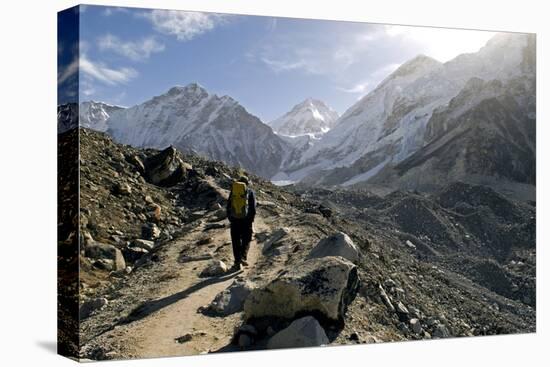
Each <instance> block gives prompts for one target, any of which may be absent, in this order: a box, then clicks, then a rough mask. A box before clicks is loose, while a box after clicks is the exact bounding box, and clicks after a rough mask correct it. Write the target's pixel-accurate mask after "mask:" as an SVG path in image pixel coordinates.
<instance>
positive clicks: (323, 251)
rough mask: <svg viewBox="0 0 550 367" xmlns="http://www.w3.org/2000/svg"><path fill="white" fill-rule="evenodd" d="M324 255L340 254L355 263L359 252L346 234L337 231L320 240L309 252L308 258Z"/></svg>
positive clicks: (359, 255)
mask: <svg viewBox="0 0 550 367" xmlns="http://www.w3.org/2000/svg"><path fill="white" fill-rule="evenodd" d="M325 256H342V257H343V258H344V259H348V260H349V261H351V262H353V263H357V262H358V261H359V259H360V258H361V252H360V250H359V248H358V247H357V246H356V245H355V243H353V241H352V240H351V238H349V236H348V235H347V234H345V233H343V232H337V233H334V234H333V235H331V236H329V237H326V238H323V239H322V240H320V241H319V242H318V243H317V245H315V247H314V248H313V249H312V250H311V252H310V253H309V255H308V259H313V258H317V257H325Z"/></svg>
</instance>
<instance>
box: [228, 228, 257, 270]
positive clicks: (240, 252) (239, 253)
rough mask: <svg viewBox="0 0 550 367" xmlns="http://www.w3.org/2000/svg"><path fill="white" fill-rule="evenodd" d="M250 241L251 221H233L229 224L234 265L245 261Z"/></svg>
mask: <svg viewBox="0 0 550 367" xmlns="http://www.w3.org/2000/svg"><path fill="white" fill-rule="evenodd" d="M251 240H252V221H250V220H243V219H240V220H239V219H234V220H233V221H232V222H231V243H232V245H233V256H234V258H235V264H240V263H241V261H242V260H245V261H246V255H247V254H248V248H249V247H250V241H251Z"/></svg>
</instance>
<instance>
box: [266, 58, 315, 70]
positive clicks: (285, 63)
mask: <svg viewBox="0 0 550 367" xmlns="http://www.w3.org/2000/svg"><path fill="white" fill-rule="evenodd" d="M261 61H262V62H263V63H264V64H266V65H267V66H269V68H270V69H271V70H273V71H274V72H276V73H278V72H281V71H289V70H296V69H302V68H305V67H306V66H307V65H306V63H305V61H303V60H296V61H290V60H272V59H269V58H268V57H262V58H261Z"/></svg>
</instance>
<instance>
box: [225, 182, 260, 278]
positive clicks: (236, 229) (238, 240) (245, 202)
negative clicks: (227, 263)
mask: <svg viewBox="0 0 550 367" xmlns="http://www.w3.org/2000/svg"><path fill="white" fill-rule="evenodd" d="M249 186H250V181H249V180H248V177H246V176H241V177H240V178H239V180H238V181H235V182H233V184H232V185H231V193H230V194H229V199H228V200H227V218H228V219H229V222H230V223H231V242H232V244H233V257H234V258H235V264H234V265H233V269H235V270H240V269H241V266H247V265H248V263H247V262H246V255H247V253H248V248H249V246H250V241H251V240H252V223H253V222H254V217H255V216H256V194H255V193H254V191H253V190H252V189H250V187H249Z"/></svg>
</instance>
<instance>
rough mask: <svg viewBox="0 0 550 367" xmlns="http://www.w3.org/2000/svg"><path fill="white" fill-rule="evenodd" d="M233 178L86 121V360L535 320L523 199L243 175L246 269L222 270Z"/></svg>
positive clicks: (482, 191)
mask: <svg viewBox="0 0 550 367" xmlns="http://www.w3.org/2000/svg"><path fill="white" fill-rule="evenodd" d="M61 139H63V136H61ZM240 174H241V172H239V171H238V170H237V169H234V168H230V167H228V166H226V165H224V164H222V163H219V162H215V161H209V160H205V159H203V158H200V157H198V156H196V155H189V154H182V153H180V152H178V151H176V150H173V149H166V150H164V151H162V152H160V151H156V150H153V149H146V150H141V149H136V148H132V147H129V146H125V145H120V144H117V143H115V142H114V141H113V140H112V139H111V138H109V137H108V136H107V135H105V134H101V133H98V132H94V131H92V130H86V129H82V130H81V197H82V199H81V211H80V213H81V216H80V226H81V230H82V238H81V241H82V246H81V254H80V264H81V277H82V278H81V283H80V314H81V320H82V323H81V328H80V330H81V342H82V345H81V350H80V353H81V357H82V358H83V359H113V358H139V357H153V356H159V355H187V354H198V353H203V352H216V351H233V350H251V349H264V348H284V347H289V346H314V345H322V344H324V345H326V344H329V345H339V344H356V343H373V342H386V341H397V340H419V339H431V338H442V337H451V336H471V335H492V334H502V333H517V332H533V331H534V330H535V310H534V308H533V306H534V304H535V290H534V284H535V272H534V269H535V246H534V234H535V221H534V213H535V210H534V207H533V206H531V205H529V204H524V203H520V202H515V201H513V200H510V199H508V198H506V197H504V196H501V195H499V194H497V193H495V192H494V191H492V190H490V189H488V188H484V187H481V186H474V185H468V184H460V183H457V184H454V185H451V186H449V187H448V188H447V189H445V190H443V191H441V192H439V193H437V194H434V195H430V196H421V195H417V194H413V193H406V192H396V193H394V194H391V195H388V196H386V197H379V196H376V195H373V194H369V193H366V192H364V191H363V190H349V191H339V190H336V191H334V190H326V189H297V188H295V189H292V188H281V187H277V186H274V185H273V184H271V183H269V182H267V181H265V180H264V179H262V178H260V177H257V176H254V175H251V178H252V182H253V187H254V189H255V190H256V193H257V196H258V202H259V206H258V216H257V220H256V222H255V238H254V241H253V243H252V245H251V252H250V255H249V263H250V266H249V267H248V268H247V269H245V270H244V271H239V272H233V273H231V272H229V271H227V268H226V264H231V258H232V256H231V252H230V251H231V250H230V247H231V246H230V241H229V233H228V232H229V231H228V223H227V221H226V220H225V219H224V210H223V209H222V207H223V204H224V202H225V199H226V198H227V194H228V191H227V190H228V188H229V187H230V183H231V181H232V180H233V179H235V178H236V177H238V176H239V175H240ZM277 302H278V303H277ZM274 305H275V306H276V305H278V306H276V307H275V306H274ZM289 340H291V341H292V343H291V345H289V344H288V341H289Z"/></svg>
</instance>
